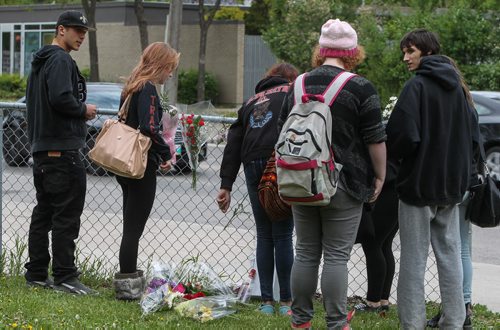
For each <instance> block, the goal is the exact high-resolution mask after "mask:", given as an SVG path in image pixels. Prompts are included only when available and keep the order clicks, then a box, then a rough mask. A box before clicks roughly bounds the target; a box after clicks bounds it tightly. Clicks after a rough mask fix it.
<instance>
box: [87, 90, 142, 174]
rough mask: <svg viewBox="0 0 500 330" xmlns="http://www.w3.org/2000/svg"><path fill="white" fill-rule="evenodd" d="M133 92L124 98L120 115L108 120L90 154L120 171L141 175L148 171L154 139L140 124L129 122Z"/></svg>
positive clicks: (109, 168)
mask: <svg viewBox="0 0 500 330" xmlns="http://www.w3.org/2000/svg"><path fill="white" fill-rule="evenodd" d="M131 96H132V95H131V94H130V95H129V96H127V98H126V99H125V102H123V105H122V107H121V109H120V111H119V112H118V118H119V119H108V120H106V121H105V122H104V125H103V126H102V129H101V132H100V133H99V135H98V136H97V139H96V142H95V145H94V148H92V150H90V151H89V158H90V159H91V160H92V161H93V162H94V163H96V164H97V165H99V166H101V167H102V168H104V169H106V170H108V171H110V172H112V173H114V174H116V175H119V176H123V177H127V178H132V179H141V178H142V177H144V172H145V171H146V165H147V162H148V150H149V148H150V147H151V139H150V138H149V137H147V136H145V135H144V134H142V133H141V132H140V130H139V128H137V129H134V128H132V127H130V126H128V125H127V124H125V121H126V119H127V114H128V108H129V105H130V100H131Z"/></svg>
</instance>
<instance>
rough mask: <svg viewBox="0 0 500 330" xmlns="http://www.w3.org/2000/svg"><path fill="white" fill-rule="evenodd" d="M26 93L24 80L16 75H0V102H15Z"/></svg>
mask: <svg viewBox="0 0 500 330" xmlns="http://www.w3.org/2000/svg"><path fill="white" fill-rule="evenodd" d="M25 92H26V79H25V78H21V76H19V75H18V74H2V75H0V100H17V99H18V98H20V97H22V96H24V94H25Z"/></svg>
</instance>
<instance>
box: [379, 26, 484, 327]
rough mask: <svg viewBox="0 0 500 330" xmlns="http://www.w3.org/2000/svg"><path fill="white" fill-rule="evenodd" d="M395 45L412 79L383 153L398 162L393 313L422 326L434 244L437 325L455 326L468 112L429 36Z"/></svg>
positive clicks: (460, 311) (418, 33)
mask: <svg viewBox="0 0 500 330" xmlns="http://www.w3.org/2000/svg"><path fill="white" fill-rule="evenodd" d="M400 48H401V51H402V52H403V55H404V57H403V61H404V62H405V63H406V64H407V66H408V69H409V70H410V71H413V72H415V76H414V77H413V78H411V79H410V80H408V81H407V82H406V84H405V86H404V87H403V90H402V92H401V94H400V96H399V98H398V101H397V103H396V106H395V108H394V111H393V112H392V114H391V117H390V119H389V122H388V124H387V136H388V137H387V141H388V153H389V156H390V157H393V158H395V159H398V160H399V161H400V162H401V167H400V170H399V173H398V177H397V181H396V190H397V193H398V198H399V227H400V239H401V259H400V271H399V280H398V288H397V302H398V315H399V319H400V324H401V327H402V328H403V329H424V328H425V326H426V309H425V290H424V276H425V270H426V262H427V256H428V252H429V244H432V248H433V251H434V255H435V256H436V262H437V267H438V274H439V283H440V293H441V302H442V315H441V319H440V321H439V322H440V324H439V326H440V327H442V328H446V329H458V328H462V326H463V324H464V320H465V304H464V296H463V294H462V263H461V257H460V231H459V210H458V205H457V204H458V203H460V202H461V201H462V200H463V197H464V194H465V192H466V191H467V190H468V188H469V184H470V180H469V179H470V175H471V171H472V169H471V167H472V153H473V152H472V150H473V130H474V128H473V126H474V120H473V118H472V116H473V113H472V111H470V110H469V109H468V105H467V100H466V97H465V95H464V91H463V89H462V85H461V82H460V77H459V75H458V74H457V71H456V70H455V68H454V67H453V65H452V64H451V63H450V60H449V59H448V58H447V57H445V56H441V55H437V54H438V53H439V50H440V44H439V41H438V37H437V36H436V35H435V34H434V33H432V32H430V31H427V30H425V29H417V30H414V31H411V32H409V33H407V34H406V35H405V36H404V37H403V38H402V40H401V42H400ZM476 125H477V124H476Z"/></svg>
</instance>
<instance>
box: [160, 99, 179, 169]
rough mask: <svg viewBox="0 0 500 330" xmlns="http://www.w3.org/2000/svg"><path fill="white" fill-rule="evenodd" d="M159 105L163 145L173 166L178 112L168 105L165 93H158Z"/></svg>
mask: <svg viewBox="0 0 500 330" xmlns="http://www.w3.org/2000/svg"><path fill="white" fill-rule="evenodd" d="M159 95H160V105H161V107H162V109H163V117H162V136H163V139H164V140H165V143H166V144H167V145H168V146H169V148H170V155H171V156H172V158H171V162H172V164H175V162H176V148H175V132H176V130H177V125H178V123H179V117H178V116H177V114H178V112H179V110H178V109H177V108H176V107H175V106H173V105H171V104H168V96H167V94H166V93H160V94H159Z"/></svg>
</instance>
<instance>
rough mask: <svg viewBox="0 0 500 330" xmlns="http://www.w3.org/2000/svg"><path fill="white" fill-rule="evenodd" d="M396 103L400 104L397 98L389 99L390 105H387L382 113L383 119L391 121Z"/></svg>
mask: <svg viewBox="0 0 500 330" xmlns="http://www.w3.org/2000/svg"><path fill="white" fill-rule="evenodd" d="M396 102H398V98H397V97H396V96H391V97H390V98H389V103H387V104H386V106H385V108H384V110H383V111H382V118H383V119H389V117H390V116H391V113H392V110H394V107H395V106H396Z"/></svg>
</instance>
